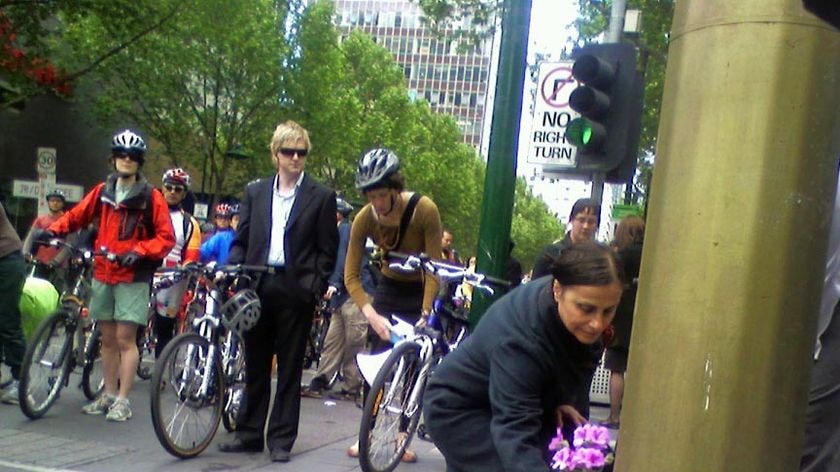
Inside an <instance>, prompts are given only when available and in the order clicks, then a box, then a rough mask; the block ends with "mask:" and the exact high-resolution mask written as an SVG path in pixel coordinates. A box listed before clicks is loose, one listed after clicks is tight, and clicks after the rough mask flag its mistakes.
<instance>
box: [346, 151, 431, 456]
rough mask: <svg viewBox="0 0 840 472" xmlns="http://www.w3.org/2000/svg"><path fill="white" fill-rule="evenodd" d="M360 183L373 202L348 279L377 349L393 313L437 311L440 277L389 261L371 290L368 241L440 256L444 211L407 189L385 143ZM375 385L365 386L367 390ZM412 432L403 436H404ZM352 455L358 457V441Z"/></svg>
mask: <svg viewBox="0 0 840 472" xmlns="http://www.w3.org/2000/svg"><path fill="white" fill-rule="evenodd" d="M356 188H357V189H359V190H360V191H361V192H362V194H363V195H364V196H365V199H367V201H368V203H367V204H366V205H365V206H364V207H362V209H361V210H359V213H358V215H356V219H355V220H354V221H353V227H352V229H351V231H350V244H349V246H348V249H347V260H346V262H345V267H344V284H345V285H346V286H347V291H348V292H349V293H350V297H352V298H353V301H354V302H355V303H356V304H357V305H358V306H360V307H361V308H362V313H363V314H364V316H365V318H366V319H367V321H368V323H369V324H370V330H369V334H368V343H369V345H370V353H371V354H377V353H380V352H384V351H386V350H388V349H389V348H390V347H391V341H390V339H391V335H390V329H389V327H390V326H391V324H392V316H399V317H400V318H401V319H403V320H404V321H407V322H409V323H412V324H415V323H417V322H418V321H419V320H420V318H421V316H422V317H424V318H425V317H427V316H428V315H429V313H431V310H432V302H433V301H434V299H435V295H436V294H437V291H438V282H437V280H436V279H435V278H434V277H433V276H432V275H428V274H426V275H424V274H421V273H415V274H405V273H401V272H397V271H394V270H392V269H390V268H389V267H387V265H383V266H382V268H381V277H380V278H379V284H378V285H377V286H376V292H375V293H368V292H366V291H365V288H364V286H363V285H362V281H361V275H360V270H359V267H360V264H361V261H362V254H363V253H364V252H365V241H366V239H367V238H371V239H373V242H374V244H376V245H377V246H379V248H381V249H382V250H385V251H398V252H402V253H408V254H419V253H425V254H427V255H428V256H430V257H432V258H435V259H438V258H440V257H441V254H442V253H441V236H442V231H441V223H440V213H439V212H438V208H437V205H435V202H433V201H432V199H430V198H429V197H426V196H421V195H420V194H419V193H417V192H412V191H408V190H406V189H405V179H404V178H403V175H402V173H401V172H400V160H399V158H398V157H397V155H396V154H394V152H393V151H390V150H388V149H385V148H375V149H372V150H370V151H368V152H366V153H365V154H364V155H363V156H362V157H361V159H359V166H358V169H357V171H356ZM371 300H372V301H371ZM369 389H370V386H368V385H365V390H366V392H365V394H367V390H369ZM402 427H403V428H404V425H403V426H402ZM406 437H407V435H402V440H405V439H406ZM347 454H348V455H349V456H351V457H358V455H359V445H358V442H356V444H353V445H352V446H350V448H348V449H347ZM402 460H403V462H416V461H417V455H416V454H415V453H414V451H411V450H406V451H405V453H404V454H403V457H402Z"/></svg>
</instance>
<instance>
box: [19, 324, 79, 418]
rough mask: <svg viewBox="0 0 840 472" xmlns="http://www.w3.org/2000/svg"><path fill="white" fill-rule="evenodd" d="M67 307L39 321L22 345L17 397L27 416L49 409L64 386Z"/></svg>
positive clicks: (68, 339) (70, 339)
mask: <svg viewBox="0 0 840 472" xmlns="http://www.w3.org/2000/svg"><path fill="white" fill-rule="evenodd" d="M72 316H73V315H72V313H70V311H69V310H67V309H64V308H61V309H58V310H56V311H55V312H53V314H52V315H50V316H48V317H47V318H46V319H45V320H44V321H43V322H41V324H40V326H38V329H37V330H36V331H35V334H34V335H33V336H32V342H31V343H29V345H28V346H27V347H26V353H25V354H24V355H23V362H22V363H21V369H20V384H19V388H18V401H19V402H20V410H21V411H22V412H23V414H24V415H26V416H27V417H28V418H30V419H33V420H34V419H38V418H40V417H42V416H44V414H45V413H46V412H47V410H49V409H50V407H51V406H52V405H53V403H55V401H56V400H57V399H58V396H59V394H60V393H61V389H62V388H63V387H64V385H65V383H66V380H67V375H68V370H69V365H70V355H71V351H72V350H73V335H74V332H73V331H74V330H73V329H71V327H70V326H68V321H69V320H71V319H72Z"/></svg>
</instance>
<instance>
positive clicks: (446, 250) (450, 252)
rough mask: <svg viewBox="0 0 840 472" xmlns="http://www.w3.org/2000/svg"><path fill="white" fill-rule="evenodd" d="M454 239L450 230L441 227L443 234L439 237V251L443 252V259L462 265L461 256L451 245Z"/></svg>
mask: <svg viewBox="0 0 840 472" xmlns="http://www.w3.org/2000/svg"><path fill="white" fill-rule="evenodd" d="M454 241H455V236H454V235H453V234H452V231H451V230H449V229H447V228H444V229H443V236H441V238H440V247H441V253H442V254H443V260H445V261H448V262H451V263H453V264H458V265H463V264H464V263H463V261H462V260H461V256H460V255H459V254H458V251H456V250H455V248H454V247H452V243H453V242H454Z"/></svg>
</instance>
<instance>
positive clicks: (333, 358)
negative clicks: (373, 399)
mask: <svg viewBox="0 0 840 472" xmlns="http://www.w3.org/2000/svg"><path fill="white" fill-rule="evenodd" d="M335 203H336V210H337V211H336V220H337V221H338V259H337V263H336V265H335V270H334V271H333V273H332V275H331V276H330V278H329V280H328V281H327V282H328V283H329V285H328V286H327V293H325V294H324V299H325V300H329V306H330V308H331V309H332V310H333V315H332V318H331V320H330V327H329V329H328V330H327V335H326V339H325V340H324V350H323V353H322V354H321V361H320V363H319V364H318V372H316V373H315V376H314V377H313V378H312V380H311V381H310V382H309V386H308V387H306V388H304V389H303V390H301V395H303V396H305V397H311V398H319V397H321V396H322V395H323V393H324V390H325V389H326V388H327V387H329V383H330V379H332V378H333V377H334V376H335V375H336V373H338V372H339V370H340V371H341V373H342V379H343V384H344V385H342V386H338V387H337V388H336V392H335V393H334V394H331V396H332V398H335V399H355V398H356V397H358V396H359V395H360V394H361V384H362V379H361V376H360V374H359V368H358V367H357V366H356V354H358V353H359V352H361V351H362V349H363V348H364V345H365V338H366V336H367V327H368V323H367V320H366V319H365V317H364V315H362V312H361V310H360V309H359V307H358V305H356V303H355V302H353V300H352V299H350V297H349V296H348V295H347V290H346V289H345V288H344V260H345V258H346V256H347V245H348V244H349V243H350V219H349V218H350V213H351V212H352V211H353V206H352V205H350V204H349V203H347V202H346V201H345V200H344V199H342V198H337V199H336V202H335ZM368 266H369V265H368V264H367V258H364V259H363V261H362V266H361V267H362V284H363V286H364V288H365V291H366V292H368V293H372V292H373V289H374V288H375V283H374V280H373V276H372V275H371V274H370V273H369V271H368V270H367V268H368Z"/></svg>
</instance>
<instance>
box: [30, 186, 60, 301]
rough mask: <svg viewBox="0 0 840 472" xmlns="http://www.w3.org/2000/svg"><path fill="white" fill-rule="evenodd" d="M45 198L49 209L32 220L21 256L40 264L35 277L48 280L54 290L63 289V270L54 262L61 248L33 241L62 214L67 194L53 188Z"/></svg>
mask: <svg viewBox="0 0 840 472" xmlns="http://www.w3.org/2000/svg"><path fill="white" fill-rule="evenodd" d="M45 198H46V199H47V209H48V210H49V211H48V212H47V213H46V214H44V215H39V216H38V217H36V218H35V221H33V222H32V227H31V228H29V232H28V233H27V234H26V238H24V240H23V256H24V258H25V259H26V260H27V262H29V261H32V260H33V259H34V260H35V261H38V262H40V263H41V264H42V265H41V266H39V267H36V269H35V277H39V278H42V279H47V280H49V281H50V282H52V284H53V285H54V286H55V288H56V290H58V291H61V290H63V289H64V279H65V270H64V269H63V268H62V267H60V266H59V265H58V264H57V263H56V258H55V256H56V255H57V254H58V253H59V251H60V250H61V248H60V247H55V246H50V245H47V244H35V241H36V240H38V239H39V238H38V237H39V235H40V233H41V231H43V230H45V229H47V228H49V227H50V225H51V224H53V223H55V222H56V220H58V219H59V218H60V217H61V215H63V214H64V209H65V206H66V205H67V196H66V195H65V194H64V192H63V191H62V190H60V189H54V190H52V191H51V192H50V193H48V194H47V195H46V197H45Z"/></svg>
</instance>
